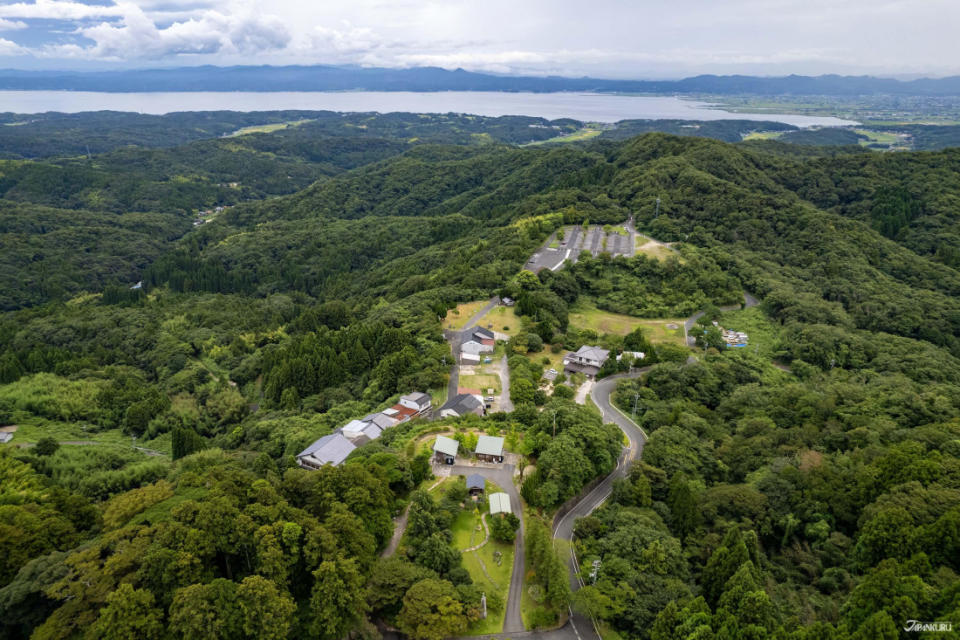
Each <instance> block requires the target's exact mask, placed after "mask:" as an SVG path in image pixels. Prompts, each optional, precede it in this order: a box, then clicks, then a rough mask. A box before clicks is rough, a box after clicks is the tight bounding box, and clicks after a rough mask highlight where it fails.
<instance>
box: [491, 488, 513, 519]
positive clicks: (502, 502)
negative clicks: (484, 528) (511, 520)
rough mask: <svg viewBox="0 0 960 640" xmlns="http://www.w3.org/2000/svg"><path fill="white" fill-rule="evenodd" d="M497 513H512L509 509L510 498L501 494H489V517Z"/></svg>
mask: <svg viewBox="0 0 960 640" xmlns="http://www.w3.org/2000/svg"><path fill="white" fill-rule="evenodd" d="M498 513H513V510H512V509H511V508H510V496H508V495H507V494H505V493H502V492H501V493H491V494H490V515H492V516H493V515H496V514H498Z"/></svg>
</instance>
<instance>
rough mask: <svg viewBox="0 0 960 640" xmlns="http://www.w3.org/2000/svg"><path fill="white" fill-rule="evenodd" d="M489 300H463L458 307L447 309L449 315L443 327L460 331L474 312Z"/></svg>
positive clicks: (444, 320)
mask: <svg viewBox="0 0 960 640" xmlns="http://www.w3.org/2000/svg"><path fill="white" fill-rule="evenodd" d="M487 302H489V300H477V301H475V302H462V303H460V304H458V305H457V308H456V309H450V310H449V311H447V315H446V317H445V318H444V319H443V328H444V329H453V330H454V331H460V330H461V329H463V328H464V325H466V324H467V322H468V321H469V320H470V318H472V317H473V314H475V313H476V312H477V311H480V309H482V308H483V305H485V304H487Z"/></svg>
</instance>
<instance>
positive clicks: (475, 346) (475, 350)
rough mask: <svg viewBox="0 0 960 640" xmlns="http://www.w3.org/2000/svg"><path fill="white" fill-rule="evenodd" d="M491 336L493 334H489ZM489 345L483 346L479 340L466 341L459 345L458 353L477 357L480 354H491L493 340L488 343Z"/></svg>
mask: <svg viewBox="0 0 960 640" xmlns="http://www.w3.org/2000/svg"><path fill="white" fill-rule="evenodd" d="M490 335H491V336H492V335H493V334H490ZM488 342H489V344H484V343H483V342H480V341H479V340H476V339H473V340H467V341H466V342H464V343H463V344H461V345H460V353H472V354H474V355H479V354H481V353H493V342H494V341H493V338H492V337H491V339H490V340H489V341H488Z"/></svg>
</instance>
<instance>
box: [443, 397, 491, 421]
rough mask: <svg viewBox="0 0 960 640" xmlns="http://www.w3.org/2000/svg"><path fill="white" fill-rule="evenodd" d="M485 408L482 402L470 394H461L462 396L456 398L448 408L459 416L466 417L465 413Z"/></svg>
mask: <svg viewBox="0 0 960 640" xmlns="http://www.w3.org/2000/svg"><path fill="white" fill-rule="evenodd" d="M482 406H483V402H481V401H480V399H479V398H477V396H475V395H472V394H469V393H461V394H460V395H458V396H456V397H454V399H453V402H451V403H450V405H449V406H448V407H447V409H450V410H452V411H454V412H456V414H457V415H460V416H462V415H464V414H465V413H470V412H471V411H474V410H476V409H478V408H480V407H482Z"/></svg>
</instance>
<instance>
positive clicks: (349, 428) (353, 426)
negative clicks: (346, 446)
mask: <svg viewBox="0 0 960 640" xmlns="http://www.w3.org/2000/svg"><path fill="white" fill-rule="evenodd" d="M367 424H368V423H367V422H364V421H363V420H351V421H350V422H348V423H347V424H345V425H344V426H343V429H341V431H343V433H345V434H354V433H362V432H363V430H364V429H365V428H366V427H367Z"/></svg>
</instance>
